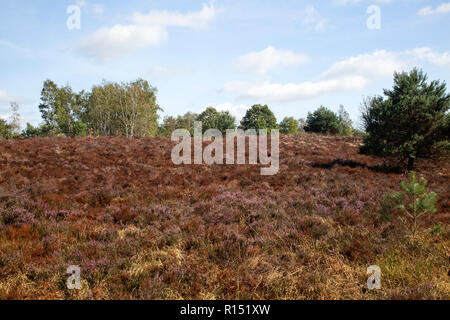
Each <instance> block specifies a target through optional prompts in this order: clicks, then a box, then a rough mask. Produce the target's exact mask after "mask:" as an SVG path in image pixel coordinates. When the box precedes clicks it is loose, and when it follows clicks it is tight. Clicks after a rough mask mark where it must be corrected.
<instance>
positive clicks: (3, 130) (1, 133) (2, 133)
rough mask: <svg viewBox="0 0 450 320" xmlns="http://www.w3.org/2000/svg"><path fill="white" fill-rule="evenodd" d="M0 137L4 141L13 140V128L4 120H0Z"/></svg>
mask: <svg viewBox="0 0 450 320" xmlns="http://www.w3.org/2000/svg"><path fill="white" fill-rule="evenodd" d="M0 137H2V138H5V139H12V138H14V132H13V128H12V126H11V125H10V124H8V122H6V120H3V119H0Z"/></svg>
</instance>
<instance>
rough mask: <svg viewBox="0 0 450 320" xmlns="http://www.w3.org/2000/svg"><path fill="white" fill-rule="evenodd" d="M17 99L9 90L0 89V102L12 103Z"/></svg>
mask: <svg viewBox="0 0 450 320" xmlns="http://www.w3.org/2000/svg"><path fill="white" fill-rule="evenodd" d="M14 100H15V99H14V97H12V96H11V95H10V94H9V93H8V92H6V91H4V90H0V103H11V102H13V101H14Z"/></svg>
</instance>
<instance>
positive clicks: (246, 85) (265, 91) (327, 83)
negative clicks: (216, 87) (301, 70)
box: [224, 76, 368, 102]
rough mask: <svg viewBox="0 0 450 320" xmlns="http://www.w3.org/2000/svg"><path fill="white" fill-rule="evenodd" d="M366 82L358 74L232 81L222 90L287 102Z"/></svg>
mask: <svg viewBox="0 0 450 320" xmlns="http://www.w3.org/2000/svg"><path fill="white" fill-rule="evenodd" d="M367 82H368V79H366V78H364V77H360V76H351V77H342V78H336V79H330V80H321V81H306V82H301V83H288V84H278V83H270V82H267V81H266V82H262V83H250V82H244V81H234V82H230V83H228V84H226V85H225V88H224V90H225V91H226V92H229V93H237V94H238V95H239V97H240V98H242V99H252V100H267V101H281V102H287V101H296V100H305V99H310V98H314V97H317V96H320V95H322V94H327V93H330V92H336V91H342V90H361V89H363V88H364V87H365V86H366V84H367Z"/></svg>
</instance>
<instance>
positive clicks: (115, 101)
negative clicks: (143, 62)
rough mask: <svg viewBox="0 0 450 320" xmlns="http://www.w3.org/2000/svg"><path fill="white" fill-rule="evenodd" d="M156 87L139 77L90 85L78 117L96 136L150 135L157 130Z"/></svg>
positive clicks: (153, 134)
mask: <svg viewBox="0 0 450 320" xmlns="http://www.w3.org/2000/svg"><path fill="white" fill-rule="evenodd" d="M156 93H157V89H156V88H154V87H152V86H150V84H149V83H148V82H147V81H145V80H143V79H138V80H136V81H132V82H128V83H116V82H106V81H105V82H103V83H102V84H101V85H98V86H94V87H93V89H92V93H91V94H90V95H89V101H88V104H87V105H86V110H85V111H84V116H83V117H81V120H82V122H84V123H86V124H87V126H88V128H89V129H90V128H92V129H93V131H94V133H95V134H97V135H104V136H111V135H124V136H126V137H134V136H143V137H153V136H155V135H156V134H157V132H158V114H157V113H158V111H160V110H161V108H160V107H159V105H158V104H157V102H156Z"/></svg>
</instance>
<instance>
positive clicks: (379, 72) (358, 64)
mask: <svg viewBox="0 0 450 320" xmlns="http://www.w3.org/2000/svg"><path fill="white" fill-rule="evenodd" d="M406 66H407V63H406V62H405V61H403V60H402V59H400V57H399V55H398V54H397V53H394V52H389V51H386V50H377V51H375V52H374V53H372V54H361V55H358V56H355V57H350V58H348V59H344V60H341V61H339V62H337V63H335V64H334V65H332V66H331V67H330V68H329V69H328V70H327V71H325V72H324V73H323V74H322V77H324V78H336V77H342V76H354V75H359V76H364V77H378V76H391V75H392V74H393V73H394V71H400V70H401V69H403V68H405V67H406Z"/></svg>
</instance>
